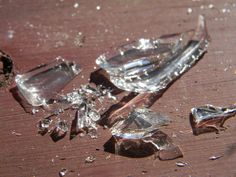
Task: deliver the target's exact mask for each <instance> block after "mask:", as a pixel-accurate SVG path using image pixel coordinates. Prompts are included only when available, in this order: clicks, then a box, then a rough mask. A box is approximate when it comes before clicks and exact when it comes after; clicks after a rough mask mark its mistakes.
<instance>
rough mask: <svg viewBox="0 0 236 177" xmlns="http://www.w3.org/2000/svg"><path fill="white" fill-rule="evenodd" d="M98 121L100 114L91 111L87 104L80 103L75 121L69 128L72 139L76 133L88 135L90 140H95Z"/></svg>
mask: <svg viewBox="0 0 236 177" xmlns="http://www.w3.org/2000/svg"><path fill="white" fill-rule="evenodd" d="M99 119H100V114H99V113H98V112H97V111H96V110H94V109H92V108H91V107H90V106H89V105H88V104H86V103H82V104H81V105H80V106H79V108H78V109H77V111H76V115H75V119H74V120H73V122H72V126H71V135H70V138H71V139H72V138H73V137H75V136H76V135H77V134H78V133H84V132H86V133H88V134H89V135H90V136H91V137H92V138H96V134H97V124H96V122H97V121H98V120H99Z"/></svg>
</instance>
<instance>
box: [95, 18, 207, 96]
mask: <svg viewBox="0 0 236 177" xmlns="http://www.w3.org/2000/svg"><path fill="white" fill-rule="evenodd" d="M208 42H209V36H208V34H207V28H206V22H205V18H204V16H202V15H200V16H199V19H198V26H197V29H196V30H195V31H194V33H193V31H188V32H185V33H182V34H179V35H169V36H168V37H162V38H159V39H155V40H153V39H139V40H138V41H136V42H133V43H130V44H127V45H124V46H122V47H120V48H118V49H115V50H114V51H110V52H107V53H105V54H103V55H101V56H99V57H98V58H97V60H96V63H97V64H98V65H99V66H100V67H101V68H103V69H105V70H106V71H107V72H108V73H109V75H110V80H111V82H112V83H113V84H114V85H115V86H117V87H118V88H120V89H122V90H126V91H132V92H138V93H144V92H161V91H163V90H164V89H166V88H167V87H168V85H170V84H171V83H172V82H173V81H175V80H176V79H177V78H178V77H179V76H181V75H182V74H183V73H184V72H185V71H187V70H188V69H190V68H191V67H192V66H193V65H194V64H195V63H196V62H197V61H198V60H199V59H200V57H201V56H202V55H203V54H204V53H205V52H206V50H207V47H208Z"/></svg>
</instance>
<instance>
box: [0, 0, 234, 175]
mask: <svg viewBox="0 0 236 177" xmlns="http://www.w3.org/2000/svg"><path fill="white" fill-rule="evenodd" d="M76 3H78V5H76ZM235 3H236V2H235V1H234V0H227V1H225V2H224V1H222V0H214V1H213V0H212V1H203V0H181V1H173V0H158V1H157V0H149V1H145V0H127V1H120V0H116V1H109V0H106V1H105V0H104V1H92V0H84V1H82V0H81V1H76V0H51V1H47V0H21V1H13V0H0V19H1V25H0V26H1V28H0V48H1V49H2V50H4V51H5V52H7V53H8V54H10V55H11V56H12V57H13V59H14V62H15V66H16V68H17V72H18V73H23V72H26V71H27V70H29V69H32V68H34V67H35V66H37V65H39V64H41V63H46V62H48V61H51V60H52V59H54V58H56V57H57V56H62V57H64V58H67V59H71V60H74V61H77V62H78V63H80V65H81V67H82V68H83V72H82V73H81V75H80V76H78V77H76V78H75V79H74V80H73V82H72V83H71V84H70V85H69V86H68V87H67V88H66V90H68V91H69V90H71V88H72V86H73V85H74V86H79V85H80V84H82V83H86V82H87V80H88V78H89V76H90V73H91V72H92V71H94V67H95V66H96V65H95V59H96V57H98V56H99V55H100V54H101V53H103V52H105V51H106V50H107V49H108V48H109V47H112V46H119V45H120V44H123V43H125V42H126V40H130V41H131V40H134V39H138V38H150V37H158V36H160V35H163V34H171V33H176V32H182V31H186V30H188V29H191V28H195V26H196V21H197V17H198V15H199V14H205V16H206V18H207V24H208V29H209V34H210V36H211V38H212V42H211V43H210V47H209V49H208V53H207V54H205V55H204V57H203V58H202V59H201V61H200V62H198V63H197V65H196V66H194V67H193V68H192V69H191V70H190V71H189V72H187V73H186V74H184V76H182V77H181V78H180V79H178V80H177V81H176V82H175V83H174V84H173V85H172V86H171V87H170V88H169V89H168V90H167V91H166V92H165V94H164V95H163V96H162V97H161V98H160V99H159V100H158V101H157V102H156V103H155V105H154V106H153V107H152V109H153V110H155V111H159V112H161V113H163V114H165V115H167V116H169V117H170V118H171V119H172V123H171V124H170V125H169V126H167V127H166V128H165V129H164V130H163V131H164V132H166V133H167V134H168V135H169V136H171V137H172V136H173V135H174V137H173V140H174V142H175V144H177V145H179V146H180V147H181V149H182V151H183V153H184V157H183V158H180V159H176V160H171V161H160V160H159V159H154V157H153V156H150V157H146V158H128V157H122V156H116V155H114V154H109V153H107V152H104V151H103V144H104V143H105V142H106V141H107V140H108V139H109V138H110V136H111V135H110V133H109V131H108V130H103V129H102V128H100V129H99V137H98V139H90V138H89V137H83V138H80V137H76V138H74V139H73V140H71V141H70V140H69V136H66V137H65V138H64V139H62V140H60V141H58V142H56V143H55V142H53V141H52V140H51V138H50V137H49V136H48V135H45V136H41V135H38V134H37V126H36V125H37V123H38V121H39V120H40V119H41V118H42V117H41V115H39V114H36V115H31V114H28V113H25V112H24V110H23V108H22V107H21V106H20V105H19V103H18V102H17V101H16V100H15V99H14V98H13V96H12V94H11V93H10V92H9V90H8V89H10V88H8V89H5V90H1V92H0V121H1V123H0V135H1V136H0V142H1V145H0V176H1V177H16V176H17V177H34V176H35V177H54V176H59V175H58V173H59V171H60V170H61V169H62V168H66V169H68V170H69V171H70V172H68V173H67V174H66V176H77V175H78V174H80V176H86V177H88V176H93V177H94V176H109V177H111V176H114V177H127V176H132V177H136V176H153V177H156V176H193V177H194V176H230V177H232V176H236V168H235V164H236V155H235V151H234V150H235V147H236V121H235V119H234V118H232V119H231V120H228V121H227V122H226V124H225V125H226V126H227V127H228V129H227V130H226V131H223V132H220V134H215V133H208V134H203V135H199V136H194V135H193V134H192V132H191V127H190V124H189V112H190V109H191V108H192V107H195V106H200V105H204V104H206V103H210V104H213V105H218V106H227V105H231V104H233V103H235V93H236V59H235V56H234V55H235V54H236V51H235V44H236V37H235V36H236V30H235V29H236V7H235V6H236V4H235ZM212 5H213V6H212ZM189 8H190V9H189ZM80 32H81V33H82V34H83V35H84V36H85V43H84V45H83V47H79V44H78V42H76V41H77V39H78V35H79V33H80ZM82 75H83V76H84V77H82ZM13 86H14V85H13ZM14 132H15V133H14ZM17 133H19V134H20V136H17V135H18V134H17ZM230 147H231V148H230ZM232 147H234V148H232ZM229 150H230V151H229ZM229 152H231V153H229ZM221 154H227V155H225V156H224V157H222V158H220V159H218V160H215V161H211V160H209V157H210V156H212V155H215V156H217V155H221ZM89 155H94V156H95V157H96V160H95V162H93V163H91V164H86V163H85V162H84V160H85V158H86V157H87V156H89ZM177 161H183V162H187V163H188V165H187V166H185V167H182V168H180V167H177V166H176V165H175V163H176V162H177Z"/></svg>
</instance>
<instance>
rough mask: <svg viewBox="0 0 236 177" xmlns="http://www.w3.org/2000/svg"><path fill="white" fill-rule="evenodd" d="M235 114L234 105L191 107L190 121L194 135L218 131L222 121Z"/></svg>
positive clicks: (235, 106) (235, 107) (221, 126)
mask: <svg viewBox="0 0 236 177" xmlns="http://www.w3.org/2000/svg"><path fill="white" fill-rule="evenodd" d="M235 115H236V105H234V106H231V107H228V108H222V107H217V106H213V105H205V106H201V107H198V108H192V109H191V116H190V122H191V126H192V129H193V133H194V134H195V135H198V134H201V133H205V132H212V131H213V132H214V131H215V132H218V131H219V130H220V129H225V128H224V127H223V124H224V122H225V121H226V120H227V119H228V118H230V117H233V116H235Z"/></svg>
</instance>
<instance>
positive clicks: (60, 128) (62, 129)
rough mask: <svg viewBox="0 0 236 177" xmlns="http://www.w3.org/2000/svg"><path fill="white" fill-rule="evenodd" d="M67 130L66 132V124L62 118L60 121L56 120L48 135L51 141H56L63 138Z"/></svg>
mask: <svg viewBox="0 0 236 177" xmlns="http://www.w3.org/2000/svg"><path fill="white" fill-rule="evenodd" d="M67 132H68V124H67V122H66V121H65V120H62V121H59V122H57V124H56V126H55V128H54V130H53V132H52V133H51V135H50V136H51V138H52V140H53V141H58V140H60V139H62V138H64V137H65V136H66V133H67Z"/></svg>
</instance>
